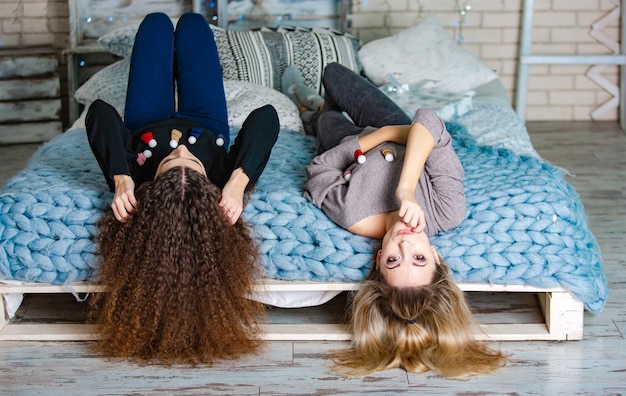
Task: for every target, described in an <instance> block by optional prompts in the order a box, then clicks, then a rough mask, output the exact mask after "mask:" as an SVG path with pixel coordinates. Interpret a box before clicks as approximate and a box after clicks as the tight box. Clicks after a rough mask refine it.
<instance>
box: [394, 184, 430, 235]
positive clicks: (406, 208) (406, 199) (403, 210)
mask: <svg viewBox="0 0 626 396" xmlns="http://www.w3.org/2000/svg"><path fill="white" fill-rule="evenodd" d="M396 198H397V199H398V202H400V211H399V212H398V215H399V216H400V218H401V219H402V221H403V222H404V223H405V224H406V225H408V226H410V227H411V228H412V229H414V230H415V231H417V232H422V231H423V230H424V227H426V218H425V217H424V211H423V210H422V207H421V206H420V205H419V204H418V203H417V201H416V200H415V195H414V193H413V191H407V190H398V191H396Z"/></svg>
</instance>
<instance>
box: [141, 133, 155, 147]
mask: <svg viewBox="0 0 626 396" xmlns="http://www.w3.org/2000/svg"><path fill="white" fill-rule="evenodd" d="M140 139H141V141H142V142H144V143H145V144H147V145H148V147H151V148H154V147H156V145H157V141H156V140H154V136H153V135H152V132H146V133H144V134H142V135H141V137H140Z"/></svg>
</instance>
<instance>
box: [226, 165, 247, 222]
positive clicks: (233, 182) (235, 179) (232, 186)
mask: <svg viewBox="0 0 626 396" xmlns="http://www.w3.org/2000/svg"><path fill="white" fill-rule="evenodd" d="M249 182H250V178H249V177H248V175H246V173H245V172H244V170H243V168H237V169H235V170H234V171H233V173H232V174H231V175H230V179H228V182H226V184H225V185H224V188H223V189H222V198H221V199H220V203H219V206H220V208H221V209H222V211H223V212H224V215H225V216H226V218H227V219H228V222H229V223H230V224H231V225H232V224H235V223H236V222H237V220H238V219H239V217H240V216H241V213H242V212H243V194H244V192H245V190H246V187H247V186H248V183H249Z"/></svg>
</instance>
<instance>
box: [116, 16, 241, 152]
mask: <svg viewBox="0 0 626 396" xmlns="http://www.w3.org/2000/svg"><path fill="white" fill-rule="evenodd" d="M176 89H178V109H177V108H176V100H175V92H176ZM170 118H186V119H190V120H192V121H195V122H197V123H199V124H200V125H202V126H204V127H205V128H207V129H209V130H210V131H212V132H214V133H215V135H216V136H217V135H222V136H223V137H224V140H225V143H224V147H229V143H230V136H229V128H228V112H227V109H226V97H225V95H224V84H223V81H222V68H221V65H220V61H219V55H218V52H217V46H216V44H215V39H214V37H213V31H212V30H211V28H210V26H209V24H208V23H207V21H206V20H205V19H204V17H203V16H202V15H200V14H193V13H188V14H184V15H183V16H182V17H181V18H180V19H179V21H178V23H177V25H176V30H174V26H173V25H172V21H171V20H170V18H169V17H168V16H167V15H165V14H163V13H153V14H149V15H147V16H146V17H145V18H144V20H143V21H142V23H141V25H140V26H139V29H138V31H137V36H136V37H135V44H134V47H133V53H132V56H131V64H130V75H129V78H128V90H127V94H126V107H125V110H124V124H125V125H126V127H127V128H128V129H130V130H131V131H135V130H137V129H139V128H141V127H143V126H146V125H148V124H150V123H153V122H156V121H161V120H165V119H170Z"/></svg>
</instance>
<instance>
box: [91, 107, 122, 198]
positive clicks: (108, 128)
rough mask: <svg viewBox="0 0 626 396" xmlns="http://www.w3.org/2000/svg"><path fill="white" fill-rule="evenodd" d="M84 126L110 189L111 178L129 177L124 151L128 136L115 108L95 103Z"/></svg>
mask: <svg viewBox="0 0 626 396" xmlns="http://www.w3.org/2000/svg"><path fill="white" fill-rule="evenodd" d="M85 126H86V130H87V137H88V140H89V145H90V146H91V150H92V151H93V153H94V156H95V157H96V160H97V161H98V164H99V165H100V169H101V170H102V173H103V174H104V176H105V178H106V179H107V183H108V184H109V187H111V189H113V187H112V180H113V176H115V175H128V176H130V175H131V172H130V168H129V165H128V160H129V155H130V154H128V153H127V150H126V147H127V143H128V140H129V139H130V135H131V133H130V131H129V130H128V129H126V127H125V126H124V123H123V121H122V119H121V117H120V116H119V114H118V113H117V111H116V110H115V108H114V107H113V106H111V105H109V104H108V103H106V102H104V101H102V100H99V99H98V100H96V101H94V102H93V103H92V104H91V106H90V107H89V110H88V112H87V116H86V118H85Z"/></svg>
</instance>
